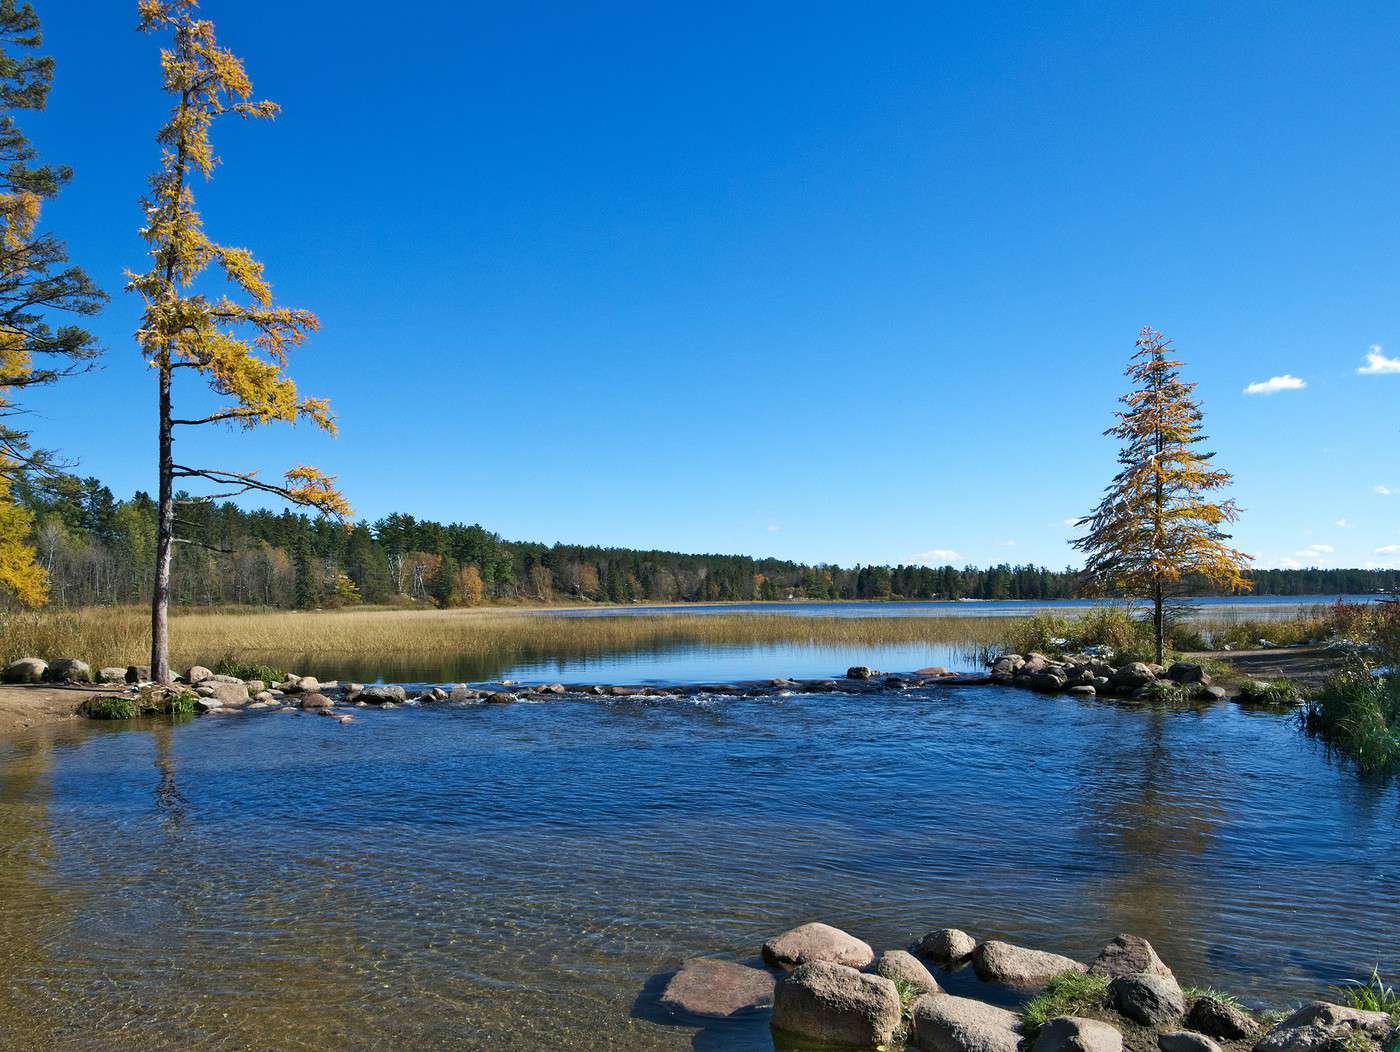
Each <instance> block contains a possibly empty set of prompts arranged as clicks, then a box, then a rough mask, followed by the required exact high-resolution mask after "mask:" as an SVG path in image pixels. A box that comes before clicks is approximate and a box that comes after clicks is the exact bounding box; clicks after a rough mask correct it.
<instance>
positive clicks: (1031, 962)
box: [972, 941, 1089, 990]
mask: <svg viewBox="0 0 1400 1052" xmlns="http://www.w3.org/2000/svg"><path fill="white" fill-rule="evenodd" d="M972 966H973V967H974V968H976V969H977V978H979V979H981V980H982V981H983V982H985V983H1001V984H1002V985H1003V986H1010V987H1012V988H1013V989H1016V990H1039V989H1040V988H1041V987H1043V986H1045V985H1046V984H1047V983H1049V982H1050V980H1051V979H1053V978H1055V977H1056V976H1057V975H1064V974H1065V972H1079V973H1081V974H1082V973H1084V972H1087V971H1088V970H1089V969H1088V968H1087V967H1086V966H1085V965H1083V964H1080V963H1079V962H1078V961H1075V960H1071V959H1070V958H1068V957H1061V956H1060V955H1059V954H1057V953H1045V952H1043V951H1041V950H1028V949H1026V948H1025V947H1023V946H1013V945H1011V944H1010V943H1008V942H995V941H993V942H984V943H982V945H981V946H978V947H977V950H976V951H975V952H974V953H973V955H972Z"/></svg>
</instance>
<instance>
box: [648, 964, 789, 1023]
mask: <svg viewBox="0 0 1400 1052" xmlns="http://www.w3.org/2000/svg"><path fill="white" fill-rule="evenodd" d="M773 987H774V979H773V976H772V975H771V974H770V973H768V972H765V971H764V970H763V969H761V968H750V967H748V966H747V965H743V964H735V963H733V962H732V961H716V960H712V959H710V958H708V957H700V958H696V959H695V960H692V961H686V962H685V964H684V965H682V966H681V970H680V971H678V972H677V973H676V974H675V975H673V976H672V977H671V980H670V982H668V983H667V984H666V989H665V990H663V991H662V992H661V1004H662V1005H663V1006H664V1007H666V1008H668V1009H670V1010H671V1011H672V1012H677V1013H680V1014H684V1015H693V1016H700V1017H702V1018H705V1019H727V1018H729V1017H730V1016H732V1015H737V1014H738V1013H740V1012H744V1011H748V1010H749V1009H753V1008H762V1007H764V1006H766V1005H770V1004H772V1003H773Z"/></svg>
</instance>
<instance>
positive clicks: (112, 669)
mask: <svg viewBox="0 0 1400 1052" xmlns="http://www.w3.org/2000/svg"><path fill="white" fill-rule="evenodd" d="M97 682H99V683H125V682H126V669H124V668H117V667H116V666H115V665H108V666H107V667H105V668H100V669H98V670H97Z"/></svg>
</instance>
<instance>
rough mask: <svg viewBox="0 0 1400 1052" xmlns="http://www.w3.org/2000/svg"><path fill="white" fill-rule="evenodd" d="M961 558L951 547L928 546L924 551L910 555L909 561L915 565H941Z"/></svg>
mask: <svg viewBox="0 0 1400 1052" xmlns="http://www.w3.org/2000/svg"><path fill="white" fill-rule="evenodd" d="M961 558H962V555H960V554H959V553H958V552H956V551H954V550H953V549H952V548H930V549H929V550H928V551H926V552H919V553H918V554H917V555H911V556H910V557H909V561H910V562H911V563H913V564H914V565H915V566H943V565H945V564H947V563H952V562H957V561H958V560H959V559H961Z"/></svg>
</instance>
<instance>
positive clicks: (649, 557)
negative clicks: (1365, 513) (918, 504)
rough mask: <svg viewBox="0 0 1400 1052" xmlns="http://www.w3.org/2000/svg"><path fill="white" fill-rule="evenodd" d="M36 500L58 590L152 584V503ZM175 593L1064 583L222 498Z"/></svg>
mask: <svg viewBox="0 0 1400 1052" xmlns="http://www.w3.org/2000/svg"><path fill="white" fill-rule="evenodd" d="M18 496H20V498H21V499H22V501H23V502H24V503H25V504H26V505H27V506H28V507H29V508H31V509H32V510H33V511H34V512H35V516H36V520H37V523H36V538H35V539H36V541H37V547H38V554H39V561H40V562H41V564H42V565H43V566H44V568H45V569H46V570H48V572H49V575H50V581H51V587H50V591H51V597H52V601H53V602H54V603H57V604H61V605H65V606H81V605H97V604H115V603H136V602H144V601H148V600H149V598H150V577H151V569H150V568H151V565H152V551H153V546H154V543H155V505H154V503H153V502H152V500H151V499H150V497H149V496H148V495H146V494H145V493H137V494H136V495H135V496H134V497H133V498H132V499H131V500H126V501H121V500H116V499H115V498H114V497H113V496H112V492H111V490H109V489H108V488H107V487H106V486H104V485H102V484H101V483H100V482H98V481H97V480H95V479H87V480H83V481H78V480H70V481H68V482H67V483H65V484H63V485H61V486H60V487H59V488H58V491H57V492H48V493H39V492H35V491H24V492H21V493H19V494H18ZM178 517H179V520H180V521H179V528H178V530H177V534H178V535H179V536H180V537H181V538H182V541H183V543H181V544H179V545H178V546H177V550H176V554H175V568H174V570H175V572H174V581H175V589H176V594H175V597H174V598H175V601H177V602H179V603H182V604H186V605H214V604H249V605H258V606H274V607H303V608H310V607H326V606H343V605H349V604H354V603H376V604H378V603H394V602H399V601H404V600H414V601H418V602H431V603H435V604H437V605H440V606H457V605H474V604H477V603H482V602H486V601H487V600H491V599H503V600H509V599H513V600H522V599H523V600H538V601H542V602H546V601H549V600H553V599H582V600H591V601H597V602H614V603H627V602H632V601H634V600H644V599H645V600H669V601H674V602H707V601H709V602H713V601H720V600H782V599H789V598H799V599H890V598H903V599H1064V598H1068V597H1069V596H1071V595H1072V594H1073V592H1074V585H1075V580H1076V574H1075V571H1074V570H1073V569H1065V570H1060V571H1054V570H1048V569H1045V568H1043V567H1037V566H1010V565H1002V566H994V567H990V568H988V569H979V568H976V567H970V566H968V567H961V568H959V567H954V566H943V567H927V566H895V567H889V566H855V567H851V568H849V569H848V568H843V567H840V566H829V565H815V566H806V565H803V564H800V563H794V562H788V561H786V560H782V559H755V558H751V557H749V556H743V555H683V554H679V553H677V552H660V551H635V550H633V549H629V548H599V547H592V546H583V545H568V544H556V545H553V546H548V545H544V544H532V543H529V542H525V541H506V540H502V539H501V538H500V537H499V536H497V535H496V534H494V533H491V532H490V531H488V530H486V529H483V528H482V527H481V526H464V525H461V524H458V523H453V524H450V525H443V524H441V523H436V522H427V521H423V520H420V519H415V518H414V517H413V516H411V515H400V514H394V515H390V516H388V517H386V518H383V519H380V520H379V521H378V522H374V523H359V524H357V525H354V526H350V527H345V526H339V525H337V524H335V523H333V522H331V521H328V520H325V519H319V518H309V517H307V516H305V515H298V514H294V513H292V512H290V511H283V512H280V513H277V512H272V511H263V510H259V511H246V510H243V509H241V508H239V507H237V506H235V505H233V504H231V503H224V504H211V503H187V504H181V505H180V506H179V512H178ZM1254 582H1255V591H1256V594H1261V595H1342V594H1360V593H1367V592H1375V591H1391V590H1395V589H1400V572H1397V571H1392V570H1326V569H1303V570H1261V571H1258V572H1256V573H1255V574H1254Z"/></svg>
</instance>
